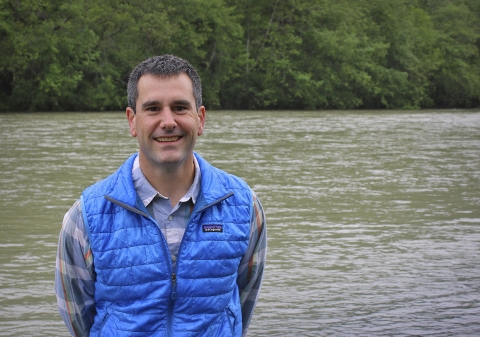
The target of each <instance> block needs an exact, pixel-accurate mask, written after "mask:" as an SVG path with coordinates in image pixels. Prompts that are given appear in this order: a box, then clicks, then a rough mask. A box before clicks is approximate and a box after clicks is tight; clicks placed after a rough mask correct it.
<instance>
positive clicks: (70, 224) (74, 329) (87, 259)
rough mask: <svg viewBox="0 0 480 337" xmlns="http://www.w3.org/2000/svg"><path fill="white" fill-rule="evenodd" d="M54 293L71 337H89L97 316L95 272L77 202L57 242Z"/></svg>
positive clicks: (69, 212)
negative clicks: (94, 295) (94, 318)
mask: <svg viewBox="0 0 480 337" xmlns="http://www.w3.org/2000/svg"><path fill="white" fill-rule="evenodd" d="M55 292H56V294H57V304H58V310H59V312H60V315H61V316H62V319H63V321H64V322H65V325H66V326H67V328H68V330H70V334H71V335H72V336H75V337H77V336H78V337H80V336H81V337H88V336H89V334H90V328H91V326H92V324H93V317H94V316H95V301H94V298H93V294H94V292H95V271H94V269H93V256H92V251H91V249H90V243H89V240H88V235H87V232H86V230H85V226H84V223H83V218H82V207H81V204H80V201H79V200H78V201H77V202H75V204H74V205H73V206H72V208H70V210H69V211H68V212H67V214H65V217H64V219H63V224H62V229H61V231H60V235H59V239H58V250H57V261H56V270H55Z"/></svg>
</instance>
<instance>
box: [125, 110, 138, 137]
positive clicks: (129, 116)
mask: <svg viewBox="0 0 480 337" xmlns="http://www.w3.org/2000/svg"><path fill="white" fill-rule="evenodd" d="M126 114H127V119H128V126H129V127H130V134H131V135H132V137H137V130H136V129H135V118H136V116H137V115H135V112H133V109H132V108H130V107H128V108H127V110H126Z"/></svg>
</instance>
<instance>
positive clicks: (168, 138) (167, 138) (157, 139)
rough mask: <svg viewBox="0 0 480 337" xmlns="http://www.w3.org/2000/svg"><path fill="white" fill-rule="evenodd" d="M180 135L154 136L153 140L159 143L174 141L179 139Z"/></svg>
mask: <svg viewBox="0 0 480 337" xmlns="http://www.w3.org/2000/svg"><path fill="white" fill-rule="evenodd" d="M179 139H180V137H178V136H175V137H158V138H155V140H156V141H157V142H160V143H168V142H176V141H177V140H179Z"/></svg>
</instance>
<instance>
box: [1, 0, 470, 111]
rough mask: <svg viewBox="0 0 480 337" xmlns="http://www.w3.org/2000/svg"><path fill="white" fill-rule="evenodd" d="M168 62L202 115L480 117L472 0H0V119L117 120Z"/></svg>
mask: <svg viewBox="0 0 480 337" xmlns="http://www.w3.org/2000/svg"><path fill="white" fill-rule="evenodd" d="M164 53H171V54H175V55H178V56H180V57H183V58H185V59H187V60H189V61H190V62H191V63H192V64H193V65H194V66H195V67H197V69H198V70H199V72H200V75H201V77H202V80H203V83H204V101H205V105H206V106H207V108H210V109H212V108H213V109H215V108H222V109H355V108H368V109H370V108H373V109H382V108H388V109H402V108H404V109H412V108H430V107H437V108H472V107H480V1H478V0H303V1H301V0H270V1H267V0H235V1H234V0H165V1H159V0H105V1H93V0H62V1H59V0H0V56H1V57H0V90H1V91H0V99H1V100H2V103H3V104H2V105H1V108H0V110H2V111H17V110H20V111H39V110H43V111H65V110H67V111H85V110H96V111H98V110H119V109H124V108H125V106H126V89H125V88H126V82H127V79H128V75H129V72H130V71H131V69H132V68H133V67H134V66H135V65H136V64H137V63H138V62H140V61H141V60H143V59H145V58H147V57H149V56H153V55H158V54H164Z"/></svg>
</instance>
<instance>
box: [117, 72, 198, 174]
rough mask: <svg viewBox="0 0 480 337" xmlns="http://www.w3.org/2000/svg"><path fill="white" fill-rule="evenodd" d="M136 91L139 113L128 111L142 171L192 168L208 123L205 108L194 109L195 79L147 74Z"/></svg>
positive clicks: (129, 109)
mask: <svg viewBox="0 0 480 337" xmlns="http://www.w3.org/2000/svg"><path fill="white" fill-rule="evenodd" d="M137 91H138V98H137V102H136V114H134V112H133V110H132V109H131V108H127V111H126V112H127V118H128V122H129V125H130V134H131V135H132V136H133V137H137V139H138V144H139V146H140V165H141V167H142V170H149V171H150V170H157V169H163V168H165V169H175V168H181V167H182V165H183V167H187V166H184V165H190V164H191V162H190V163H188V161H189V160H190V161H192V162H193V148H194V146H195V142H196V140H197V137H198V136H200V135H201V134H202V133H203V128H204V124H205V107H204V106H201V107H199V108H198V110H197V109H196V107H195V98H194V97H193V85H192V80H191V79H190V78H189V77H188V75H187V74H184V73H181V74H180V75H178V76H175V75H174V76H169V77H159V76H155V75H150V74H147V75H143V76H142V77H140V80H139V81H138V85H137ZM186 163H187V164H186ZM144 173H145V172H144Z"/></svg>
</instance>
